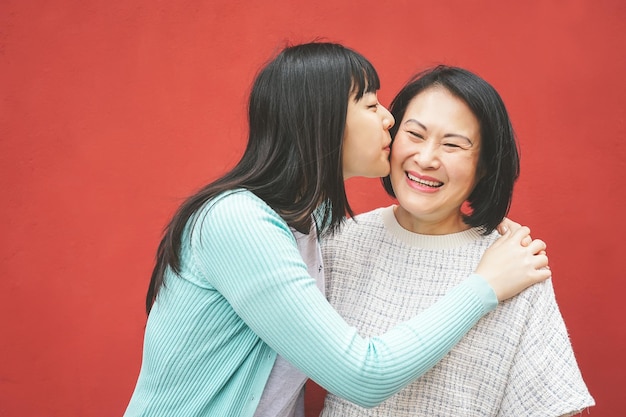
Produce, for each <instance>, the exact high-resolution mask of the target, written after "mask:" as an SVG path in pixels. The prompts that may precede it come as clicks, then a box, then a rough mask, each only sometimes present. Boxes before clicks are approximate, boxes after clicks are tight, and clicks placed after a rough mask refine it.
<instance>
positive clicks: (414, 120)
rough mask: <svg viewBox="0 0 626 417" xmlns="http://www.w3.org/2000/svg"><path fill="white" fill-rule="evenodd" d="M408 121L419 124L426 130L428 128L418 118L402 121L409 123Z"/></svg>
mask: <svg viewBox="0 0 626 417" xmlns="http://www.w3.org/2000/svg"><path fill="white" fill-rule="evenodd" d="M409 123H415V124H417V125H419V126H420V127H421V128H422V129H424V130H426V131H428V128H427V127H426V126H425V125H424V124H423V123H421V122H420V121H419V120H416V119H408V120H407V121H406V122H404V124H409Z"/></svg>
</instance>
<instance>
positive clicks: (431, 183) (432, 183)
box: [406, 172, 443, 188]
mask: <svg viewBox="0 0 626 417" xmlns="http://www.w3.org/2000/svg"><path fill="white" fill-rule="evenodd" d="M406 177H407V178H408V179H410V180H411V181H413V182H415V183H417V184H419V185H423V186H425V187H431V188H439V187H442V186H443V183H442V182H440V181H427V180H422V179H419V178H417V177H414V176H413V175H411V174H409V173H408V172H407V173H406Z"/></svg>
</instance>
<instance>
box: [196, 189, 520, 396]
mask: <svg viewBox="0 0 626 417" xmlns="http://www.w3.org/2000/svg"><path fill="white" fill-rule="evenodd" d="M199 219H200V220H199V221H198V222H197V223H196V226H195V227H194V231H193V233H192V243H191V245H192V246H191V251H192V253H193V255H194V259H195V262H196V265H197V267H198V270H199V271H202V272H203V274H204V277H205V279H206V280H207V281H208V283H210V284H211V285H212V286H214V287H215V288H216V289H217V290H218V291H219V292H220V293H221V294H222V295H223V296H224V297H225V298H226V299H227V300H228V301H229V303H230V305H231V306H232V308H233V309H234V310H235V311H236V312H237V314H238V315H239V316H240V317H241V319H242V320H244V321H245V323H246V324H247V325H248V326H249V327H250V328H251V329H252V330H253V331H254V332H255V333H256V334H257V335H258V336H259V337H260V338H261V339H262V340H263V341H264V342H266V343H267V344H268V345H269V346H270V347H272V348H273V349H274V350H276V351H277V352H278V353H279V354H280V355H282V356H283V357H284V358H286V359H287V360H289V361H290V362H291V363H292V364H294V365H295V366H296V367H298V368H300V369H301V370H302V371H303V372H304V373H306V374H307V375H308V376H310V377H311V378H312V379H314V380H315V381H316V382H317V383H319V384H320V385H321V386H323V387H324V388H326V389H327V390H328V391H330V392H333V393H334V394H336V395H339V396H341V397H344V398H346V399H347V400H349V401H352V402H354V403H356V404H359V405H361V406H364V407H371V406H375V405H377V404H379V403H380V402H382V401H384V400H385V399H387V398H389V397H390V396H391V395H393V394H395V393H396V392H398V391H399V390H400V389H402V388H403V387H404V386H406V385H407V384H408V383H410V382H411V381H413V380H414V379H416V378H418V377H419V376H421V375H422V374H423V373H424V372H426V371H427V370H428V369H430V368H431V367H432V366H433V365H434V364H436V363H437V362H438V361H439V360H440V359H441V358H442V357H443V356H444V355H445V354H446V353H447V352H448V351H449V350H450V349H451V348H452V347H453V346H454V345H455V344H456V343H457V342H458V341H459V340H460V339H461V338H462V337H463V335H464V334H465V333H466V332H467V331H468V330H469V329H470V328H471V327H472V326H473V325H474V324H475V323H476V322H477V321H478V320H479V319H480V318H481V317H482V316H483V315H484V314H486V313H487V312H488V311H490V310H491V309H493V308H495V306H496V305H497V297H496V295H495V294H494V292H493V290H492V287H491V286H490V285H489V284H488V283H487V282H486V281H485V279H483V278H482V277H481V276H478V275H473V276H470V277H469V278H468V279H466V280H465V281H464V282H463V283H461V284H460V285H459V286H457V287H456V288H454V289H453V290H452V291H450V292H449V293H448V294H447V295H446V296H445V297H443V298H442V299H441V300H440V301H439V302H437V303H436V304H434V305H433V306H432V307H431V308H430V309H428V310H426V311H425V312H423V313H421V314H420V315H418V316H416V317H414V318H413V319H411V320H409V321H407V322H404V323H401V324H399V325H397V326H395V327H394V328H392V329H391V330H390V331H388V332H387V333H385V334H383V335H380V336H378V337H372V338H362V337H361V336H359V334H358V333H357V331H356V329H354V328H353V327H350V326H349V325H348V324H347V323H346V322H345V321H344V320H343V319H342V318H341V317H340V316H339V314H338V313H337V312H336V311H335V310H334V309H333V308H332V306H331V305H330V304H329V303H328V302H327V301H326V299H325V298H324V296H323V294H321V293H320V291H319V290H318V289H317V287H316V285H315V281H314V280H313V279H312V278H311V277H310V276H309V275H308V273H307V267H306V265H305V263H304V261H303V260H302V258H301V257H300V254H299V252H298V250H297V247H296V243H295V240H294V237H293V235H292V233H291V231H290V230H289V228H288V226H287V225H286V224H285V223H284V221H283V220H282V219H281V218H280V216H278V215H277V214H276V213H275V212H274V211H272V210H271V209H270V208H269V207H268V206H267V205H265V203H263V202H262V201H261V200H259V199H258V198H256V197H255V196H253V195H252V194H251V193H248V192H241V193H234V194H231V195H230V196H229V197H226V198H224V199H221V200H220V201H218V202H217V203H215V204H213V205H212V207H211V208H210V209H208V210H205V211H203V212H202V213H201V216H200V217H199ZM516 233H517V232H516ZM513 242H514V234H513V233H511V235H510V236H509V237H508V240H507V241H506V242H504V243H503V246H506V245H513ZM517 245H518V246H520V247H521V245H519V242H518V243H517ZM496 255H497V253H496ZM495 258H497V259H496V260H491V261H489V262H487V265H483V269H484V270H485V271H487V272H488V273H490V274H491V273H492V272H491V271H490V268H493V267H494V265H500V263H502V262H503V257H502V256H495ZM504 263H505V264H506V265H504V266H502V267H504V268H507V270H508V269H515V268H517V269H519V266H520V265H517V267H516V266H515V265H512V264H511V262H506V261H504ZM527 267H528V266H527ZM515 273H517V274H519V273H520V272H519V271H516V272H515ZM493 275H496V276H497V275H498V274H493ZM498 277H499V276H498Z"/></svg>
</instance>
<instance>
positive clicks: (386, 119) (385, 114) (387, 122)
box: [379, 105, 396, 130]
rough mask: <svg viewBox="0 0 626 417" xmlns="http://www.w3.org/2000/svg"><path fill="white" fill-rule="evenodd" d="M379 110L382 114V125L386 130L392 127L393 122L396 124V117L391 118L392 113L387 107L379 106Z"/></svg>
mask: <svg viewBox="0 0 626 417" xmlns="http://www.w3.org/2000/svg"><path fill="white" fill-rule="evenodd" d="M379 110H380V112H381V114H382V118H383V127H384V128H385V129H386V130H389V129H391V128H392V127H393V125H394V124H396V119H394V118H393V115H392V114H391V112H390V111H389V110H387V108H386V107H385V106H383V105H380V106H379Z"/></svg>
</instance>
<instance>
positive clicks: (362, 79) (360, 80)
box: [350, 56, 380, 100]
mask: <svg viewBox="0 0 626 417" xmlns="http://www.w3.org/2000/svg"><path fill="white" fill-rule="evenodd" d="M350 58H351V59H350V67H351V68H350V70H351V72H352V91H351V93H352V94H354V95H355V99H356V100H360V99H361V97H363V94H365V93H375V92H376V91H378V90H379V89H380V79H379V78H378V73H377V72H376V70H375V69H374V67H373V66H372V64H371V63H370V62H369V61H367V60H366V59H364V58H362V57H360V56H351V57H350Z"/></svg>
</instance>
